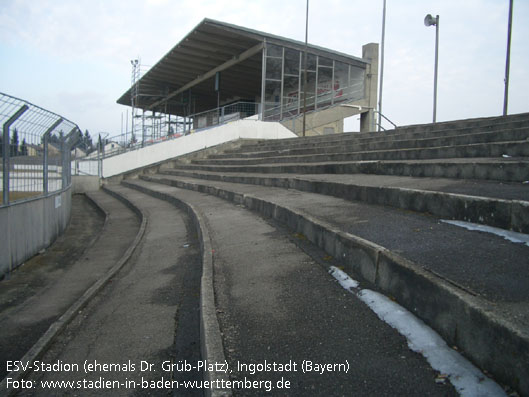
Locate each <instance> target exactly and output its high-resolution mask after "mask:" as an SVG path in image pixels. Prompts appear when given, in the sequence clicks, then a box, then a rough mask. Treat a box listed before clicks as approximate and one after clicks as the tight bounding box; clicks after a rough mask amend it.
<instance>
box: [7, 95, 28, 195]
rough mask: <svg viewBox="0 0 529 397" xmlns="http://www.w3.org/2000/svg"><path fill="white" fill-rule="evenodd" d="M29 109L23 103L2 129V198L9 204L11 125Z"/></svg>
mask: <svg viewBox="0 0 529 397" xmlns="http://www.w3.org/2000/svg"><path fill="white" fill-rule="evenodd" d="M26 110H28V106H27V105H22V107H21V108H20V109H18V110H17V112H16V113H15V114H14V115H13V116H11V117H10V118H9V120H7V121H6V122H5V123H4V126H3V128H2V129H3V131H2V152H3V153H2V167H3V168H2V172H3V175H2V177H3V179H2V182H3V191H2V194H3V196H2V198H3V200H4V201H3V204H4V205H7V204H9V166H10V165H9V156H10V153H9V149H10V142H9V127H11V124H13V123H14V122H15V121H17V119H18V118H19V117H20V116H22V114H23V113H24V112H25V111H26Z"/></svg>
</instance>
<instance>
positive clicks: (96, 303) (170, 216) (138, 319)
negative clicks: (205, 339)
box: [22, 185, 201, 395]
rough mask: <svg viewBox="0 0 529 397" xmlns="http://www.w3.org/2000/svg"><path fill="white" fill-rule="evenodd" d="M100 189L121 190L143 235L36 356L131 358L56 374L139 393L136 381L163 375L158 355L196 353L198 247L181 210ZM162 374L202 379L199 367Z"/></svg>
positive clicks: (45, 375)
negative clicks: (122, 366)
mask: <svg viewBox="0 0 529 397" xmlns="http://www.w3.org/2000/svg"><path fill="white" fill-rule="evenodd" d="M105 189H107V190H109V191H110V192H112V193H113V194H117V195H119V196H121V197H124V198H125V199H126V200H128V201H129V202H130V203H132V205H134V206H135V207H136V208H138V209H139V211H141V212H142V214H143V215H144V216H145V217H146V219H147V226H146V229H145V234H144V236H143V239H142V242H141V243H140V245H139V246H138V249H137V250H136V252H135V254H134V255H133V256H132V258H131V259H130V260H129V261H128V263H127V264H126V265H125V266H124V267H123V268H122V269H121V270H120V271H119V272H118V273H117V274H116V275H115V276H114V277H113V278H112V282H111V283H109V284H107V285H106V286H105V287H104V288H103V289H102V290H101V291H100V292H99V293H98V295H97V296H96V297H95V298H94V299H93V300H92V301H91V302H90V303H89V304H88V305H87V306H86V307H85V308H84V309H83V311H82V313H81V314H80V315H79V316H77V317H76V319H75V320H74V321H73V322H72V323H71V324H70V325H68V327H67V329H66V330H65V332H63V333H61V335H60V336H59V337H58V338H57V341H56V342H55V343H53V344H52V345H51V347H50V348H49V349H48V351H47V352H46V354H45V355H44V356H43V357H42V359H41V360H42V361H43V362H50V363H53V362H57V361H58V360H59V361H61V362H64V363H78V364H79V365H81V366H82V363H84V362H85V360H87V361H88V362H89V363H94V362H98V363H105V364H111V363H112V364H117V363H127V362H129V360H130V362H131V363H133V364H134V366H135V368H136V370H129V371H121V370H116V369H113V370H112V369H111V370H109V371H97V370H96V371H93V372H90V373H88V374H86V373H84V372H83V371H81V372H69V373H61V374H60V380H64V381H73V382H77V381H79V380H83V379H86V380H87V381H93V382H95V381H97V380H98V379H99V378H100V377H101V376H102V377H104V378H105V379H111V380H112V381H113V382H115V381H119V382H120V383H121V384H125V382H129V384H130V382H136V384H137V386H136V387H135V388H130V389H129V390H127V393H126V394H128V395H130V394H131V393H136V394H138V393H139V394H142V395H143V394H145V392H146V391H145V390H143V392H142V387H141V386H140V385H141V383H142V381H147V382H151V381H157V380H159V379H160V378H161V377H162V376H164V372H163V371H161V369H160V366H161V364H162V362H164V361H166V362H169V363H176V362H178V361H179V360H187V361H189V362H194V363H196V362H198V361H199V360H200V332H199V331H200V320H199V292H200V277H201V263H200V246H199V241H198V240H197V238H196V233H195V231H194V228H193V226H192V225H191V223H190V220H189V219H188V216H187V214H186V213H185V212H183V211H181V210H179V209H177V208H175V207H174V206H173V205H171V204H169V203H167V202H165V201H162V200H158V199H156V198H153V197H151V196H149V195H145V194H143V193H141V192H139V191H137V190H132V189H128V188H126V187H124V186H118V185H116V186H106V187H105ZM122 233H124V231H122V232H116V235H117V236H120V235H121V234H122ZM141 361H145V362H149V363H150V364H153V365H154V367H153V368H156V372H155V371H154V370H151V371H148V370H147V371H146V370H143V371H140V363H141ZM195 365H196V364H195ZM165 377H166V379H169V378H170V379H171V380H178V381H184V380H186V381H193V380H200V379H201V372H200V371H189V372H178V371H168V372H165ZM28 380H30V381H37V382H39V383H40V382H41V381H50V380H57V373H53V372H42V373H36V372H33V373H32V374H31V375H30V376H29V377H28ZM69 392H71V390H69ZM120 392H121V393H120ZM155 392H156V390H150V393H155ZM118 393H119V395H122V394H123V393H122V391H121V390H117V389H114V390H113V391H112V394H113V395H117V394H118ZM164 393H167V390H165V391H164ZM49 394H50V390H42V389H40V390H39V389H37V390H35V389H33V390H31V395H49ZM97 394H99V393H97ZM158 394H159V393H158ZM22 395H23V394H22Z"/></svg>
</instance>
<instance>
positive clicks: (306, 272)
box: [123, 180, 454, 396]
mask: <svg viewBox="0 0 529 397" xmlns="http://www.w3.org/2000/svg"><path fill="white" fill-rule="evenodd" d="M123 184H125V185H126V186H128V187H133V188H136V189H138V190H140V191H142V192H145V193H150V194H153V195H155V196H156V197H159V198H164V197H165V199H167V200H172V199H173V198H176V199H177V200H179V201H184V202H188V203H193V206H194V208H195V210H196V211H198V212H200V213H201V216H203V217H204V219H205V220H206V223H207V229H208V234H209V235H210V237H211V247H212V249H213V252H214V254H213V258H214V273H215V277H214V282H215V294H216V305H217V310H216V311H217V316H218V317H219V322H220V326H221V330H222V335H223V338H222V342H223V345H224V351H225V352H226V359H227V363H228V365H229V368H230V369H231V370H232V371H233V372H232V373H231V374H230V378H231V380H243V379H245V378H247V379H249V380H250V381H262V382H266V381H269V382H271V384H272V385H274V386H275V385H276V383H277V381H279V380H280V379H281V377H283V378H284V379H286V380H288V381H289V382H291V386H290V390H288V394H289V395H318V396H319V395H385V394H388V393H390V394H400V395H404V394H406V395H425V394H428V395H430V394H432V395H444V394H445V393H446V395H453V393H454V390H453V389H452V388H451V387H450V386H448V387H443V386H439V385H437V386H436V385H435V384H434V383H435V382H434V378H435V374H433V373H432V371H431V369H429V368H428V366H427V365H425V364H426V363H425V362H424V360H423V359H422V358H421V357H419V356H416V355H414V354H413V353H411V351H410V350H409V349H408V348H407V344H406V342H405V341H404V340H403V338H401V337H400V336H399V335H398V334H397V333H396V331H395V330H394V329H392V328H391V327H388V326H386V324H383V323H382V322H380V320H379V319H378V318H377V317H376V315H374V314H373V313H372V312H369V311H368V310H366V307H365V306H363V305H362V304H361V303H360V301H359V300H356V299H354V298H353V299H351V298H352V296H351V295H349V294H345V293H344V290H343V289H342V288H341V287H340V286H338V284H337V283H336V282H334V280H333V279H332V278H331V277H330V276H329V274H328V273H327V272H326V269H325V268H322V267H320V266H318V263H316V262H315V261H314V259H313V258H312V257H310V256H308V255H307V254H306V253H305V252H303V251H302V250H301V249H300V248H298V247H297V246H296V245H294V244H293V243H292V241H291V238H288V235H285V234H284V233H283V232H281V231H278V230H276V229H275V227H273V226H272V225H270V224H268V223H267V222H265V221H264V220H262V219H261V218H260V217H258V216H256V215H255V214H253V213H251V212H249V211H247V210H245V209H244V208H242V207H241V206H236V205H234V204H233V203H229V202H226V201H224V200H220V199H219V198H216V197H213V196H209V195H204V194H201V193H198V192H193V191H189V190H183V189H178V188H168V186H164V185H161V184H157V183H149V182H145V181H137V180H134V181H131V180H126V181H124V182H123ZM327 266H328V265H327ZM353 335H354V336H353ZM300 336H302V337H300ZM265 360H266V361H267V362H269V363H273V362H275V363H287V362H294V363H297V365H298V370H297V371H289V372H273V371H265V372H263V371H261V372H257V373H255V374H250V373H248V372H245V371H244V370H242V369H240V368H239V367H238V365H237V363H238V362H239V363H263V362H265ZM303 360H311V361H313V362H316V361H318V362H320V363H321V362H332V363H344V362H345V361H346V360H347V361H348V362H349V363H350V365H351V369H350V371H349V373H348V374H347V373H344V372H330V373H326V374H324V375H322V376H315V375H313V374H311V373H307V374H304V373H303V372H302V371H301V368H299V366H300V365H301V363H302V362H303ZM351 374H354V376H351ZM445 386H446V385H445ZM262 392H263V390H255V389H254V390H243V389H237V390H234V393H235V394H236V395H256V394H259V395H260V394H262ZM284 392H285V390H284V391H283V393H280V392H278V390H275V387H274V388H273V390H271V395H284Z"/></svg>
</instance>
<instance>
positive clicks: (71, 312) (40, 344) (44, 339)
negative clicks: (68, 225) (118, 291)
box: [0, 192, 147, 396]
mask: <svg viewBox="0 0 529 397" xmlns="http://www.w3.org/2000/svg"><path fill="white" fill-rule="evenodd" d="M111 194H113V195H114V193H113V192H111ZM88 197H89V198H90V200H91V201H92V202H93V203H94V204H95V205H96V207H97V208H98V209H99V210H100V211H102V212H103V213H104V214H105V223H104V225H103V228H105V227H106V226H107V224H108V218H109V216H108V213H107V212H106V211H105V210H104V209H103V207H102V206H101V205H100V204H99V203H98V202H97V200H95V199H94V197H90V196H89V195H88ZM115 197H117V198H119V199H120V200H122V201H123V202H125V203H127V205H128V206H129V207H130V208H134V212H135V213H136V214H137V215H138V217H139V218H140V220H141V225H140V228H139V230H138V233H137V234H136V237H135V238H134V241H133V242H132V244H131V245H130V246H129V248H127V250H126V251H125V253H124V254H123V256H122V257H121V258H120V259H119V260H118V261H117V262H116V264H115V265H114V266H113V267H112V268H111V269H109V270H108V271H107V273H106V274H105V275H104V276H103V277H102V278H100V279H99V280H98V281H96V282H95V283H94V284H92V286H91V287H90V288H88V289H87V290H86V291H85V293H84V294H83V295H82V296H81V297H79V299H77V301H75V302H74V303H73V304H72V305H71V306H70V307H69V308H68V309H67V310H66V311H65V312H64V314H63V315H62V316H61V317H59V318H58V319H57V320H56V321H55V322H54V323H53V324H51V325H50V327H49V328H48V330H47V331H46V332H45V333H44V334H43V335H42V336H41V337H40V338H39V340H38V341H37V342H36V343H35V344H34V345H33V346H32V347H31V349H29V351H28V352H27V353H26V354H25V355H24V357H22V358H21V359H20V360H21V361H22V362H24V363H25V362H33V361H35V360H37V359H38V358H39V357H41V356H42V355H43V354H44V352H45V351H46V350H47V348H48V347H49V346H50V345H51V344H52V343H53V341H54V339H55V337H56V336H57V335H58V334H59V333H60V332H61V331H62V330H63V329H64V328H65V327H66V326H67V325H68V324H69V323H70V322H71V321H72V320H73V319H74V318H75V316H76V315H77V313H79V311H80V310H81V309H82V308H83V307H84V306H86V305H87V304H88V302H90V300H91V299H92V298H93V297H94V296H96V294H97V293H98V292H99V291H100V290H101V289H102V288H103V287H104V286H105V285H106V284H107V282H108V281H109V280H110V279H111V278H112V277H114V276H115V275H116V273H117V272H118V271H119V270H120V269H121V268H122V267H123V266H124V265H125V263H127V261H128V260H129V259H130V257H131V256H132V254H133V252H134V250H135V249H136V247H137V246H138V244H139V243H140V241H141V239H142V238H143V235H144V233H145V230H146V227H147V217H146V215H145V214H144V213H143V212H142V211H141V210H140V209H139V208H137V207H134V205H133V204H132V203H131V202H129V201H128V200H127V199H126V198H124V197H122V196H119V197H118V196H117V195H116V196H115ZM103 228H102V229H101V230H102V231H103V230H104V229H103ZM100 235H101V233H99V236H100ZM99 236H97V237H96V238H94V240H93V241H92V242H91V244H92V245H93V244H95V242H96V241H97V240H98V239H99ZM27 372H28V371H27V370H26V371H24V370H22V371H17V372H15V371H13V372H10V373H9V374H7V375H6V377H5V378H4V379H3V380H2V382H1V383H0V393H5V395H7V396H10V395H14V394H16V393H17V392H18V389H8V388H7V378H11V380H12V381H20V380H21V379H22V378H23V377H24V376H25V375H26V374H27Z"/></svg>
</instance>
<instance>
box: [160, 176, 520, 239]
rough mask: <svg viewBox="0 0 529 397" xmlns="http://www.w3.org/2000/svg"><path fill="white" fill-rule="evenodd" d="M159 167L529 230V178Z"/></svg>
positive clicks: (207, 177) (201, 177) (223, 179)
mask: <svg viewBox="0 0 529 397" xmlns="http://www.w3.org/2000/svg"><path fill="white" fill-rule="evenodd" d="M159 173H160V174H165V175H177V176H184V177H191V178H199V179H206V180H213V181H224V182H233V183H245V184H252V185H261V186H274V187H282V188H288V189H296V190H300V191H304V192H312V193H319V194H325V195H330V196H335V197H339V198H343V199H346V200H352V201H355V200H359V201H363V202H367V203H371V204H379V205H388V206H392V207H396V208H401V209H405V210H410V211H416V212H426V213H429V214H433V215H436V216H439V217H442V218H444V219H456V220H462V221H468V222H474V223H480V224H484V225H489V226H493V227H499V228H503V229H509V230H514V231H516V232H521V233H529V184H520V183H517V184H512V183H511V184H509V183H505V182H490V181H489V182H483V181H467V180H454V179H432V178H411V177H399V176H397V177H395V176H386V175H382V176H380V175H362V174H357V175H333V174H324V175H302V174H300V175H288V174H251V173H225V172H222V173H221V172H203V171H202V172H199V171H182V170H175V169H161V170H160V172H159Z"/></svg>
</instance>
